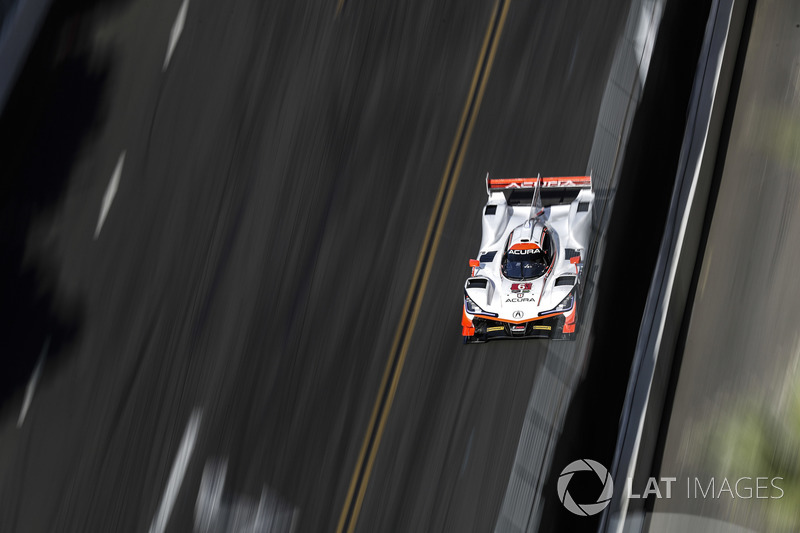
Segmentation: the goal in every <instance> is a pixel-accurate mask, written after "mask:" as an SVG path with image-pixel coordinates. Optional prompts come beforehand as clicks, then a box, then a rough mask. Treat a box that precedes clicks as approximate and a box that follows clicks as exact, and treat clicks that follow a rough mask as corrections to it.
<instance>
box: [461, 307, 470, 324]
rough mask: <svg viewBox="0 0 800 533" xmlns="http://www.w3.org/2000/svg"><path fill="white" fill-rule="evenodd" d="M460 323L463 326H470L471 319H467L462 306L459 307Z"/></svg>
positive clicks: (465, 311)
mask: <svg viewBox="0 0 800 533" xmlns="http://www.w3.org/2000/svg"><path fill="white" fill-rule="evenodd" d="M461 325H462V326H464V327H467V326H469V327H472V320H470V319H469V317H468V316H467V310H466V309H464V308H462V309H461Z"/></svg>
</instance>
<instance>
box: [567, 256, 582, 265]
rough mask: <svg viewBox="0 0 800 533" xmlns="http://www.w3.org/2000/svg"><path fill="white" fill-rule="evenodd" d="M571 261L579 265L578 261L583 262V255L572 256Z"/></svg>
mask: <svg viewBox="0 0 800 533" xmlns="http://www.w3.org/2000/svg"><path fill="white" fill-rule="evenodd" d="M569 262H570V263H572V264H573V265H577V264H578V263H580V262H581V256H579V255H576V256H573V257H570V258H569Z"/></svg>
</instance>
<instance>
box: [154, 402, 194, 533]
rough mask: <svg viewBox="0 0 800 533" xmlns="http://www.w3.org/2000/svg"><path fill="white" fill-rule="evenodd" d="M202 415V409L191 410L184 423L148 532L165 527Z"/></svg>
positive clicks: (179, 487) (192, 448) (162, 530)
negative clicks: (187, 421)
mask: <svg viewBox="0 0 800 533" xmlns="http://www.w3.org/2000/svg"><path fill="white" fill-rule="evenodd" d="M202 417H203V410H202V409H195V410H194V411H192V416H191V417H190V418H189V423H188V424H187V425H186V431H184V432H183V440H181V446H180V448H178V455H177V456H176V457H175V463H174V464H173V465H172V471H171V472H170V474H169V481H168V482H167V488H166V489H165V490H164V496H163V497H162V498H161V505H160V506H159V508H158V513H156V515H155V516H154V517H153V522H152V523H151V524H150V533H163V532H164V530H165V529H166V528H167V522H168V521H169V515H170V513H172V507H173V506H174V505H175V500H176V499H177V498H178V491H180V489H181V483H183V476H184V475H185V474H186V468H187V467H188V466H189V459H191V457H192V451H194V443H195V441H196V440H197V432H198V430H199V429H200V419H201V418H202Z"/></svg>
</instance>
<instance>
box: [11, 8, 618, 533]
mask: <svg viewBox="0 0 800 533" xmlns="http://www.w3.org/2000/svg"><path fill="white" fill-rule="evenodd" d="M180 6H181V2H180V1H174V0H168V1H163V2H158V1H155V0H132V1H128V0H118V1H116V2H106V3H103V4H102V5H96V4H95V3H90V2H82V3H79V4H73V5H64V4H62V5H61V6H59V8H58V10H55V11H54V12H52V13H51V15H50V17H49V19H48V21H47V22H46V24H47V25H46V27H45V29H46V30H47V31H46V32H45V33H44V38H43V39H42V40H40V42H39V43H38V44H37V47H36V49H35V50H34V52H33V56H32V57H33V61H32V62H30V63H29V66H28V67H26V70H25V71H24V72H23V78H22V79H23V82H22V84H21V85H19V86H18V87H17V89H16V90H15V92H14V94H12V96H11V99H10V100H9V105H8V107H7V109H6V111H5V114H4V115H3V124H2V139H0V140H2V150H3V152H4V153H3V160H4V161H5V162H7V163H5V164H6V169H7V170H6V172H7V174H5V176H11V177H12V178H11V179H4V182H3V197H2V201H3V205H2V207H3V217H4V219H3V223H4V225H3V227H4V233H3V239H4V241H3V245H4V250H7V251H8V252H7V254H6V257H5V258H4V262H3V268H4V269H5V270H4V272H3V274H4V278H5V279H13V280H14V282H13V283H6V287H4V290H5V291H6V292H5V293H4V298H3V305H4V308H3V312H4V313H3V316H4V318H5V320H4V331H3V342H4V345H3V348H4V350H3V351H4V364H6V362H8V367H9V371H8V372H6V373H4V383H3V390H4V391H10V392H8V393H6V394H5V395H4V399H3V404H2V411H1V414H2V423H1V425H0V501H2V508H1V509H0V511H1V512H0V530H2V531H142V530H146V529H148V528H149V527H150V526H151V524H153V523H154V522H153V520H154V516H156V515H157V513H158V512H159V509H161V508H163V507H164V501H165V498H164V494H165V488H167V487H168V486H169V485H170V483H169V479H170V477H171V472H173V470H174V467H173V465H175V464H176V455H179V449H181V448H182V443H184V442H185V440H186V439H185V430H186V429H187V425H190V424H189V421H190V420H197V421H198V424H197V433H196V440H195V441H194V445H193V446H191V447H190V449H191V452H190V454H189V457H188V459H187V461H186V469H185V476H184V477H183V478H182V483H181V484H180V490H179V491H178V492H177V495H176V496H175V503H174V509H173V510H172V512H171V513H170V514H169V521H168V529H169V530H174V531H188V530H191V529H192V527H193V525H194V523H195V518H194V514H195V506H196V500H197V495H198V491H199V490H200V485H201V479H202V477H203V472H204V468H205V467H206V466H207V465H208V464H213V463H214V462H215V461H226V464H227V477H226V480H225V487H224V491H225V492H224V494H225V496H224V497H225V499H226V501H227V502H229V503H231V502H235V501H243V500H245V499H248V501H255V502H257V501H258V500H259V497H260V495H263V494H264V493H265V491H267V492H269V493H270V494H272V495H275V498H277V499H278V500H279V501H280V502H281V503H280V506H281V508H286V509H289V510H290V511H291V513H293V516H294V517H295V518H294V519H295V520H296V522H295V525H296V526H297V528H298V530H299V531H331V530H335V528H336V526H337V523H338V522H339V519H340V516H341V513H342V507H343V504H344V502H345V499H346V495H347V492H348V487H349V485H350V483H351V480H352V476H353V471H354V467H355V465H356V464H357V463H358V454H359V450H360V448H361V447H362V444H363V441H364V435H365V431H366V428H367V427H368V425H369V419H370V415H371V412H372V410H373V406H374V403H375V399H376V397H378V392H379V389H380V388H381V379H382V376H383V374H384V370H385V368H386V363H387V357H388V354H389V353H390V351H391V350H392V343H393V339H394V337H395V334H396V330H397V325H398V323H399V322H400V318H401V315H402V312H403V309H402V307H403V302H404V301H405V299H406V297H407V294H408V291H409V286H410V285H411V281H412V277H413V273H414V267H415V264H416V262H417V258H418V256H419V253H420V247H421V244H422V242H423V241H424V239H425V232H426V228H427V226H428V220H429V217H430V215H431V208H432V206H433V205H434V198H435V196H436V193H437V190H438V188H439V185H440V183H441V181H442V176H443V172H445V168H446V166H447V161H448V157H449V155H450V153H451V150H452V149H453V144H454V137H455V136H456V134H457V132H458V131H459V130H460V126H459V121H460V118H461V116H462V112H463V109H464V106H465V101H466V100H467V97H468V95H469V94H470V86H471V81H472V79H473V75H474V72H475V68H476V62H477V60H478V58H479V56H480V55H481V47H482V43H483V41H484V38H485V35H486V32H487V25H488V24H489V21H490V18H491V16H492V12H493V10H494V9H495V4H494V3H493V2H490V1H486V2H473V3H471V4H470V5H469V7H468V8H465V7H464V6H463V5H462V4H460V3H458V2H448V3H445V2H437V3H430V2H424V1H413V2H410V3H402V4H399V3H387V2H380V3H370V2H356V1H353V0H346V1H345V2H344V3H342V4H341V5H336V4H335V3H333V2H322V1H311V2H284V3H270V2H256V1H244V0H242V1H237V2H225V3H220V2H212V1H210V0H192V1H191V2H190V3H189V5H188V10H187V16H186V21H185V27H184V29H183V32H182V34H181V36H180V40H179V41H178V44H177V46H176V47H175V50H174V54H173V55H172V56H171V58H170V60H169V63H168V64H167V65H166V68H165V69H163V70H162V67H163V66H164V63H165V53H166V49H167V43H168V40H169V35H170V30H171V27H172V25H173V21H174V20H175V18H176V15H177V13H178V12H179V10H180ZM339 8H341V9H340V10H339ZM627 11H628V2H626V1H618V2H604V3H603V5H602V6H600V5H599V3H595V5H593V6H591V7H587V5H586V3H585V2H577V1H569V2H563V1H548V2H544V3H525V2H516V1H512V2H511V3H510V4H509V8H508V14H507V19H506V20H505V23H504V26H503V29H502V35H500V36H499V40H498V46H497V51H496V55H495V56H494V58H493V60H492V65H491V71H490V73H489V75H488V78H487V83H486V88H485V93H484V94H483V97H482V101H481V104H480V107H479V109H477V110H476V113H475V116H476V121H475V124H474V129H473V130H472V134H471V138H470V139H469V143H468V144H467V145H466V146H465V147H464V159H463V164H462V167H461V177H460V179H459V181H458V183H457V186H456V187H455V189H454V196H453V199H452V203H451V205H450V208H449V211H448V213H447V217H446V219H445V220H444V222H443V225H442V226H441V227H442V233H441V239H440V241H439V244H438V247H437V248H436V250H435V255H434V260H433V262H432V268H431V270H430V277H429V279H428V281H427V288H426V291H425V292H424V294H422V295H421V297H422V300H421V307H420V312H419V315H418V317H417V319H416V325H415V327H414V330H413V334H412V335H410V336H409V337H408V338H409V339H410V344H409V348H408V355H407V357H406V359H405V364H404V366H403V368H402V373H401V374H400V379H399V381H398V385H397V391H396V394H395V397H394V401H393V404H392V407H391V411H390V413H389V415H388V417H387V422H386V425H385V428H384V429H383V436H382V439H381V445H380V448H378V451H377V455H376V458H375V461H374V464H373V465H372V468H371V472H370V475H369V480H368V483H367V484H366V493H365V496H364V499H363V505H362V507H361V509H360V514H359V516H358V520H357V530H358V531H387V530H395V531H440V530H447V531H487V530H491V529H492V528H493V527H494V523H495V521H496V518H497V512H498V509H499V506H500V502H501V499H502V496H503V493H504V491H505V487H506V483H507V480H508V474H509V469H510V464H511V461H512V459H513V456H514V452H515V450H516V446H517V438H518V435H519V428H520V426H521V424H522V421H521V418H522V416H523V414H524V410H525V405H526V402H527V399H528V395H529V393H530V390H531V386H532V383H533V382H534V379H535V377H536V375H537V372H539V371H540V370H541V369H540V364H541V357H540V356H541V354H543V353H544V352H545V350H546V343H545V342H537V341H534V342H505V343H503V342H498V343H490V344H487V345H482V346H477V347H473V346H469V347H464V346H462V344H461V338H460V305H461V303H460V302H461V286H462V284H463V279H464V276H465V275H466V274H467V272H468V268H467V260H468V259H469V258H471V257H473V256H474V254H475V253H476V252H477V246H478V244H479V240H480V224H479V213H480V208H481V205H482V203H483V201H484V199H485V196H484V195H485V191H484V188H483V176H484V174H485V172H486V171H487V170H489V171H491V172H492V174H493V175H497V176H518V175H530V174H534V173H536V172H541V173H542V174H543V175H559V174H562V175H563V174H576V173H582V172H583V171H584V170H585V166H586V160H587V158H588V154H589V150H590V148H591V142H592V137H593V133H594V129H595V123H596V120H597V109H598V107H599V104H600V100H601V97H602V90H603V87H604V82H605V80H606V77H607V73H608V69H609V66H610V62H611V53H612V52H613V48H614V45H615V44H616V41H617V39H618V37H619V33H620V31H621V29H622V25H623V23H624V19H625V15H626V13H627ZM31 65H33V66H31ZM26 80H27V81H26ZM123 152H124V154H125V158H124V166H123V167H122V172H121V176H120V180H119V184H118V190H117V192H116V196H115V197H114V199H113V202H112V203H111V207H110V209H109V211H108V216H107V217H106V218H105V220H104V222H103V224H102V227H101V228H100V231H99V234H98V235H97V238H96V239H95V234H96V232H97V229H98V217H99V213H100V206H101V203H102V201H103V197H104V194H106V191H107V188H108V185H109V180H110V179H111V176H112V173H113V172H114V169H115V166H116V165H117V163H118V161H119V160H120V156H121V154H122V153H123ZM6 228H8V231H6ZM46 339H50V341H49V342H47V341H46ZM44 345H47V346H48V349H47V353H46V355H45V358H44V361H45V362H44V365H43V371H42V374H41V378H40V379H39V381H38V385H37V387H36V392H35V395H34V396H33V401H32V402H31V405H30V408H29V411H28V412H27V415H26V417H25V419H24V421H22V424H21V427H20V428H17V421H18V417H19V412H20V409H21V405H22V404H23V403H24V398H23V396H24V388H25V385H26V383H27V381H28V378H29V377H30V375H31V373H32V372H33V368H34V367H35V365H36V362H37V359H38V358H39V356H40V353H41V352H42V348H43V346H44ZM8 354H13V356H10V355H8ZM167 499H168V498H167Z"/></svg>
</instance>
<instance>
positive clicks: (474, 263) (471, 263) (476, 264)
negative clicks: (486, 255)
mask: <svg viewBox="0 0 800 533" xmlns="http://www.w3.org/2000/svg"><path fill="white" fill-rule="evenodd" d="M469 266H471V267H472V268H475V267H479V266H481V262H480V261H478V260H477V259H470V260H469Z"/></svg>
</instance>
